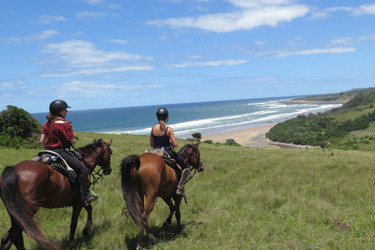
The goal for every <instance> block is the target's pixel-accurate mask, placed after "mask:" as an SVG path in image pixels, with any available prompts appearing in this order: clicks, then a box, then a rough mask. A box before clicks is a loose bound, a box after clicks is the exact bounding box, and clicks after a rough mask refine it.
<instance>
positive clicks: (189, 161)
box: [178, 146, 196, 165]
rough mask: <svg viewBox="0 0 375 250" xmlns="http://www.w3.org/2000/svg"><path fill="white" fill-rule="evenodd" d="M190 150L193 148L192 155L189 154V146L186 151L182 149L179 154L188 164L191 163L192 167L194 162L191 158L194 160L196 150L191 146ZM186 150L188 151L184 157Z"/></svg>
mask: <svg viewBox="0 0 375 250" xmlns="http://www.w3.org/2000/svg"><path fill="white" fill-rule="evenodd" d="M190 148H191V153H189V151H188V149H189V146H187V147H186V148H185V149H183V148H182V149H181V150H180V151H179V152H178V154H179V155H180V156H181V157H182V158H184V160H185V161H186V162H187V163H189V164H190V165H191V164H192V161H191V158H192V156H193V155H194V153H195V150H196V149H195V148H194V147H193V146H190ZM184 150H186V155H185V156H184V152H183V151H184Z"/></svg>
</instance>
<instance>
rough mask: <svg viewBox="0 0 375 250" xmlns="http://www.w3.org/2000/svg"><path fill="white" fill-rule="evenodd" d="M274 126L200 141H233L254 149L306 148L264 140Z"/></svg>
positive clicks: (204, 137)
mask: <svg viewBox="0 0 375 250" xmlns="http://www.w3.org/2000/svg"><path fill="white" fill-rule="evenodd" d="M275 125H276V124H269V125H263V126H257V127H251V128H247V129H240V130H234V131H230V132H225V133H220V134H212V135H202V141H206V140H212V141H213V142H214V143H224V142H226V140H227V139H233V140H235V141H236V142H237V143H238V144H240V145H242V146H244V147H255V148H306V147H308V146H302V145H295V144H289V143H278V142H272V141H270V140H269V139H266V138H265V134H266V133H267V132H268V131H269V130H270V129H271V128H272V127H273V126H275Z"/></svg>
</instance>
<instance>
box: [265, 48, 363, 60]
mask: <svg viewBox="0 0 375 250" xmlns="http://www.w3.org/2000/svg"><path fill="white" fill-rule="evenodd" d="M356 51H357V49H356V48H354V47H333V48H324V49H321V48H318V49H309V50H300V51H284V50H282V51H271V52H266V53H259V54H258V56H263V55H269V56H272V57H276V58H280V57H287V56H307V55H314V54H340V53H351V52H356Z"/></svg>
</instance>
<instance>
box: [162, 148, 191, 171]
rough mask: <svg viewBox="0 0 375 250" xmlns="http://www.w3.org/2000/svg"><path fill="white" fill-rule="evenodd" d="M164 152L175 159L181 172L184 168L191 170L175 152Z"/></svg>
mask: <svg viewBox="0 0 375 250" xmlns="http://www.w3.org/2000/svg"><path fill="white" fill-rule="evenodd" d="M165 151H166V152H167V153H168V154H169V156H170V157H172V158H173V159H175V161H176V162H177V164H178V165H180V166H181V168H182V170H184V169H185V168H188V169H191V167H190V164H189V163H187V162H186V161H185V160H184V158H182V157H181V156H180V155H179V154H177V153H176V152H175V151H173V150H172V149H165Z"/></svg>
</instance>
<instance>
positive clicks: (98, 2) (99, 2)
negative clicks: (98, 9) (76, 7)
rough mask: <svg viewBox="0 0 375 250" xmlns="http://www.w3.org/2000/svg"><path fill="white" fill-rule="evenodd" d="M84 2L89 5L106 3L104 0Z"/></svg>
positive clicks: (84, 0) (85, 0)
mask: <svg viewBox="0 0 375 250" xmlns="http://www.w3.org/2000/svg"><path fill="white" fill-rule="evenodd" d="M83 2H85V3H87V4H89V5H96V4H101V3H104V1H103V0H83Z"/></svg>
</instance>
